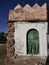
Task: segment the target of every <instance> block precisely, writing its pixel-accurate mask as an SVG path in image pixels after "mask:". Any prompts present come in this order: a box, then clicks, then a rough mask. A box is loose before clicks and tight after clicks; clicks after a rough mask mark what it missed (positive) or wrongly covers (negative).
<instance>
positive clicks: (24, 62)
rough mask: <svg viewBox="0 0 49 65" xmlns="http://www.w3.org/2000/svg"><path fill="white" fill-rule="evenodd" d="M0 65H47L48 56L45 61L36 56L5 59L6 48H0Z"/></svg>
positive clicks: (48, 63)
mask: <svg viewBox="0 0 49 65" xmlns="http://www.w3.org/2000/svg"><path fill="white" fill-rule="evenodd" d="M0 65H49V56H48V57H47V59H45V58H42V57H37V56H14V57H12V58H7V57H6V47H5V46H0Z"/></svg>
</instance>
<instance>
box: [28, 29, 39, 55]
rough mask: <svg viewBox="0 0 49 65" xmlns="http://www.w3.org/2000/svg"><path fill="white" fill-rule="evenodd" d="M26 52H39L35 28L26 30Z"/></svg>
mask: <svg viewBox="0 0 49 65" xmlns="http://www.w3.org/2000/svg"><path fill="white" fill-rule="evenodd" d="M27 42H28V49H27V51H28V54H38V53H39V34H38V31H37V30H34V29H33V30H30V31H29V32H28V40H27Z"/></svg>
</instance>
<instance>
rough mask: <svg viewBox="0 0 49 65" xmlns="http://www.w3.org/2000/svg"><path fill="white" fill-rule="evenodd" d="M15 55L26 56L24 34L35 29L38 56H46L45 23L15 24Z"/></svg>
mask: <svg viewBox="0 0 49 65" xmlns="http://www.w3.org/2000/svg"><path fill="white" fill-rule="evenodd" d="M14 27H15V32H14V39H15V45H14V46H15V54H18V55H26V54H27V46H26V44H27V43H26V34H27V32H28V30H30V29H36V30H38V32H39V51H40V52H39V55H40V56H47V22H36V23H30V22H15V23H14Z"/></svg>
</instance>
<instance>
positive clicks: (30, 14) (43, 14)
mask: <svg viewBox="0 0 49 65" xmlns="http://www.w3.org/2000/svg"><path fill="white" fill-rule="evenodd" d="M46 6H47V5H46V4H44V5H43V6H42V7H40V6H39V5H38V4H35V5H34V6H33V7H30V6H29V5H28V4H27V5H26V6H24V7H21V6H20V5H18V6H16V7H15V8H14V10H10V11H9V18H8V22H7V23H8V39H7V40H8V41H7V56H9V57H12V56H13V55H14V51H15V50H14V22H23V21H25V22H26V21H28V22H29V21H30V20H31V21H32V22H33V21H38V22H40V21H41V22H42V21H44V22H46V21H47V8H46Z"/></svg>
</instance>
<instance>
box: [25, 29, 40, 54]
mask: <svg viewBox="0 0 49 65" xmlns="http://www.w3.org/2000/svg"><path fill="white" fill-rule="evenodd" d="M32 30H36V29H29V30H28V31H27V34H26V52H27V54H28V33H29V32H30V31H32ZM36 31H37V32H38V30H36ZM38 34H39V32H38ZM38 54H39V53H38ZM38 54H36V55H38Z"/></svg>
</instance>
